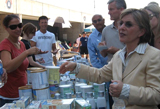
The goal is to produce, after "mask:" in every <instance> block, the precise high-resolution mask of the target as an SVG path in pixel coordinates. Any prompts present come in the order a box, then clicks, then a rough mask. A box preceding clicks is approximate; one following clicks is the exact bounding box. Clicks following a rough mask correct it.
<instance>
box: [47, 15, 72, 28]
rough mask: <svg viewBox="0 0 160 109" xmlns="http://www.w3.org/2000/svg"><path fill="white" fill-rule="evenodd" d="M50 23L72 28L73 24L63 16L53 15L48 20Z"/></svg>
mask: <svg viewBox="0 0 160 109" xmlns="http://www.w3.org/2000/svg"><path fill="white" fill-rule="evenodd" d="M48 25H50V26H53V27H60V28H70V27H71V24H70V22H69V20H67V19H65V18H63V17H60V16H59V17H52V18H50V19H49V20H48Z"/></svg>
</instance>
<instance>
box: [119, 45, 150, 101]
mask: <svg viewBox="0 0 160 109" xmlns="http://www.w3.org/2000/svg"><path fill="white" fill-rule="evenodd" d="M147 45H148V44H147V43H142V44H139V45H138V46H137V47H136V48H135V49H134V51H132V52H130V53H129V54H128V56H127V57H126V58H125V54H126V46H125V47H124V48H123V49H122V50H121V51H120V52H119V54H118V55H119V56H120V58H121V60H122V63H123V68H122V69H123V70H122V72H124V70H125V68H126V67H127V65H128V62H129V60H130V58H131V57H132V54H133V53H134V52H137V53H138V54H144V53H145V51H146V48H147ZM129 92H130V86H129V85H128V84H123V88H122V91H121V94H120V97H119V98H120V99H128V98H129Z"/></svg>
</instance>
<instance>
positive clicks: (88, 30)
mask: <svg viewBox="0 0 160 109" xmlns="http://www.w3.org/2000/svg"><path fill="white" fill-rule="evenodd" d="M94 30H95V27H94V26H93V25H91V26H89V27H87V28H85V29H84V32H93V31H94Z"/></svg>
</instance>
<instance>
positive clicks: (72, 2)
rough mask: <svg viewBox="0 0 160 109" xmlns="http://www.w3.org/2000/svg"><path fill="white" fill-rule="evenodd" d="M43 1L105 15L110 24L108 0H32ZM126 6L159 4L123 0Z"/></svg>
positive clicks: (137, 0) (159, 1) (135, 6)
mask: <svg viewBox="0 0 160 109" xmlns="http://www.w3.org/2000/svg"><path fill="white" fill-rule="evenodd" d="M33 1H39V2H43V3H48V4H52V5H55V6H58V7H63V8H67V9H73V10H76V11H81V12H86V13H92V14H101V15H102V16H103V17H105V19H107V20H106V24H110V23H111V22H112V21H110V17H109V15H108V5H107V2H108V0H33ZM125 1H126V4H127V8H138V9H139V8H144V7H145V6H147V5H148V3H149V2H152V1H154V2H157V3H159V5H160V0H125Z"/></svg>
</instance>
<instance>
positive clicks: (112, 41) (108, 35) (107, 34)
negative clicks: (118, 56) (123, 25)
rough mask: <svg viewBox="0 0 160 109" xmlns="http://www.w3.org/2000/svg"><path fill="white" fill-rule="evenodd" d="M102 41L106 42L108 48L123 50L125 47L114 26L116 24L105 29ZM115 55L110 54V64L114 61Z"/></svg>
mask: <svg viewBox="0 0 160 109" xmlns="http://www.w3.org/2000/svg"><path fill="white" fill-rule="evenodd" d="M102 41H105V42H106V45H107V47H108V48H110V47H115V48H118V49H122V48H123V47H124V46H125V44H124V43H122V42H120V40H119V33H118V29H117V28H116V27H115V26H114V22H113V23H112V24H111V25H108V26H106V27H105V28H104V29H103V31H102ZM113 55H114V54H110V53H108V55H107V56H108V62H109V61H110V60H111V59H112V57H113Z"/></svg>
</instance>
